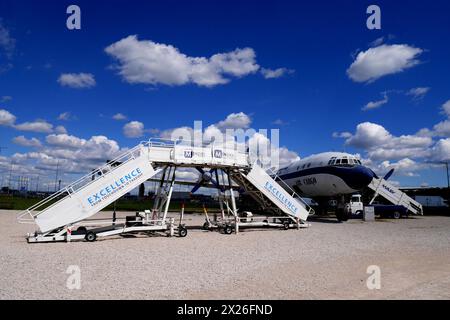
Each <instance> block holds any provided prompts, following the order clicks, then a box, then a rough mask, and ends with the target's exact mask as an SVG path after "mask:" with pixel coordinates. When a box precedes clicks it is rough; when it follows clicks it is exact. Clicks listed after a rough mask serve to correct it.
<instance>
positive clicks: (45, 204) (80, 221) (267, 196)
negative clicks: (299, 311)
mask: <svg viewBox="0 0 450 320" xmlns="http://www.w3.org/2000/svg"><path fill="white" fill-rule="evenodd" d="M178 167H194V168H211V169H216V170H221V171H222V172H225V173H226V174H227V176H228V183H229V192H228V193H229V198H230V199H231V205H228V202H226V205H227V208H228V210H229V211H230V212H231V213H232V216H233V218H234V222H231V223H226V224H225V225H224V227H226V228H227V230H230V227H232V228H234V229H235V231H236V232H238V229H239V226H245V225H246V224H249V225H252V224H253V225H255V226H262V225H271V224H273V223H272V222H269V221H267V220H265V221H262V222H255V221H254V220H253V219H252V221H248V219H244V220H242V221H241V219H240V218H239V216H238V209H237V208H236V202H235V198H234V192H233V187H234V186H235V185H233V183H232V182H231V179H232V180H233V181H234V182H235V183H236V184H237V185H239V186H240V187H241V188H242V189H244V190H245V191H246V192H248V193H249V194H250V195H251V196H252V197H253V198H254V199H255V200H256V201H257V202H258V203H259V204H260V205H261V207H262V208H264V209H267V210H269V211H271V212H273V213H274V214H276V215H277V217H278V218H279V217H280V216H282V217H284V219H283V220H281V221H282V224H283V226H285V227H286V226H287V227H289V226H292V225H297V227H300V226H302V227H305V226H307V224H306V223H305V222H306V220H307V218H308V215H310V214H313V213H314V210H313V209H312V208H311V207H309V206H308V205H307V204H306V202H305V201H303V199H302V198H300V197H299V196H298V195H297V194H296V193H295V192H294V191H293V190H291V189H290V188H289V187H288V186H287V185H283V186H280V183H281V184H282V183H283V182H276V181H275V180H274V179H273V178H271V177H270V176H269V174H267V173H266V172H265V171H264V170H263V169H262V168H261V167H260V165H259V164H258V162H255V163H253V164H250V162H249V155H248V154H247V153H245V152H238V151H236V150H234V149H226V148H223V147H221V146H214V144H210V145H202V146H192V144H190V143H189V144H186V142H183V141H167V140H161V139H157V140H155V139H150V140H149V141H145V142H141V143H140V144H139V145H137V146H136V147H134V148H132V149H130V150H128V151H127V152H126V153H124V154H122V155H121V156H119V157H117V158H116V159H114V160H111V161H109V162H108V163H107V164H105V165H103V166H101V167H100V168H98V169H96V170H94V171H92V172H91V173H89V174H88V175H86V176H84V177H82V178H80V179H78V180H77V181H75V182H73V183H72V184H70V185H68V186H66V187H65V188H63V189H62V190H60V191H58V192H56V193H54V194H53V195H51V196H49V197H48V198H46V199H43V200H42V201H40V202H39V203H37V204H35V205H33V206H32V207H30V208H28V209H27V210H25V211H23V212H21V213H19V214H18V216H17V219H18V221H19V222H21V223H35V224H36V225H37V227H38V230H37V231H36V232H35V233H33V234H28V236H27V241H28V242H52V241H71V240H82V239H85V240H87V241H95V240H96V239H97V237H106V236H113V235H123V234H126V233H149V232H155V231H163V232H166V233H168V235H170V236H172V235H174V234H175V231H178V234H179V236H181V237H184V236H186V234H187V229H186V227H185V226H184V225H183V223H182V220H183V210H182V212H181V216H180V221H179V224H178V225H176V223H175V219H174V218H169V217H168V216H167V214H168V211H169V205H170V200H171V197H172V192H173V187H174V184H175V175H176V168H178ZM156 176H159V177H161V178H160V179H159V181H160V183H159V187H158V190H157V193H156V198H155V202H154V204H153V210H146V211H145V212H138V213H136V216H135V217H134V216H129V217H126V220H125V223H118V222H117V221H113V223H112V224H111V221H101V220H92V219H90V220H87V219H88V218H90V217H92V216H93V215H95V214H96V213H98V212H99V211H101V210H102V209H103V208H105V207H106V206H108V205H110V204H111V203H113V202H114V201H116V200H118V199H119V198H120V197H122V196H123V195H125V194H126V193H128V192H130V191H131V190H133V189H135V188H136V187H138V186H139V185H140V184H141V183H144V182H145V181H147V180H149V179H152V178H155V177H156ZM277 217H275V218H277ZM275 218H274V219H275ZM287 220H289V221H290V222H289V223H288V224H286V221H287ZM226 233H228V232H226Z"/></svg>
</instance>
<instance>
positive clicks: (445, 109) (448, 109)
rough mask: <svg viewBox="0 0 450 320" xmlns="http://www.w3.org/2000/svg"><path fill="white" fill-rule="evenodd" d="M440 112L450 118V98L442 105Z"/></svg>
mask: <svg viewBox="0 0 450 320" xmlns="http://www.w3.org/2000/svg"><path fill="white" fill-rule="evenodd" d="M442 113H444V114H445V115H447V117H449V118H450V100H448V101H447V102H446V103H444V104H443V105H442Z"/></svg>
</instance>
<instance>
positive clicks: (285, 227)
mask: <svg viewBox="0 0 450 320" xmlns="http://www.w3.org/2000/svg"><path fill="white" fill-rule="evenodd" d="M290 226H291V224H290V223H289V222H287V221H285V222H283V229H284V230H289V228H290Z"/></svg>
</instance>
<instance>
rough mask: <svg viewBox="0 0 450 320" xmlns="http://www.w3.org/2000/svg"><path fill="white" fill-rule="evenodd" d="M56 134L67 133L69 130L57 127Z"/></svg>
mask: <svg viewBox="0 0 450 320" xmlns="http://www.w3.org/2000/svg"><path fill="white" fill-rule="evenodd" d="M55 132H56V133H67V130H66V128H64V126H57V127H56V128H55Z"/></svg>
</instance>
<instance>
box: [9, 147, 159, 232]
mask: <svg viewBox="0 0 450 320" xmlns="http://www.w3.org/2000/svg"><path fill="white" fill-rule="evenodd" d="M148 150H149V149H148V148H146V147H145V146H144V145H143V144H139V145H138V146H136V147H135V148H133V149H131V150H129V151H128V152H126V153H125V154H123V155H122V156H120V157H118V158H116V159H114V160H112V161H110V162H109V164H106V165H104V166H102V167H100V168H98V169H97V170H95V171H92V172H91V173H90V174H88V175H86V176H84V177H82V178H80V179H79V180H77V181H75V182H74V183H72V184H70V185H68V186H67V187H65V188H64V189H62V190H60V191H58V192H56V193H54V194H53V195H51V196H50V197H48V198H46V199H44V200H42V201H40V202H39V203H37V204H35V205H34V206H32V207H30V208H28V209H27V210H26V211H24V212H22V213H21V214H19V216H18V220H19V222H25V223H26V222H33V221H34V222H35V223H36V224H37V225H38V227H39V229H40V231H41V232H42V233H46V232H49V231H52V230H55V229H58V228H60V227H63V226H67V225H71V224H74V223H77V222H79V221H82V220H85V219H87V218H89V217H91V216H93V215H94V214H96V213H97V212H99V211H100V210H102V209H103V208H105V207H106V206H108V205H109V204H111V203H113V202H114V201H116V200H117V199H119V198H120V197H122V196H123V195H125V194H126V193H128V192H130V191H131V190H133V189H134V188H136V187H137V186H139V185H140V184H141V183H143V182H145V181H146V180H147V179H149V178H151V177H153V176H154V175H156V174H157V173H158V172H159V170H155V169H154V168H153V166H152V164H151V162H150V161H149V153H148ZM38 210H41V211H38ZM30 217H31V219H30Z"/></svg>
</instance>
